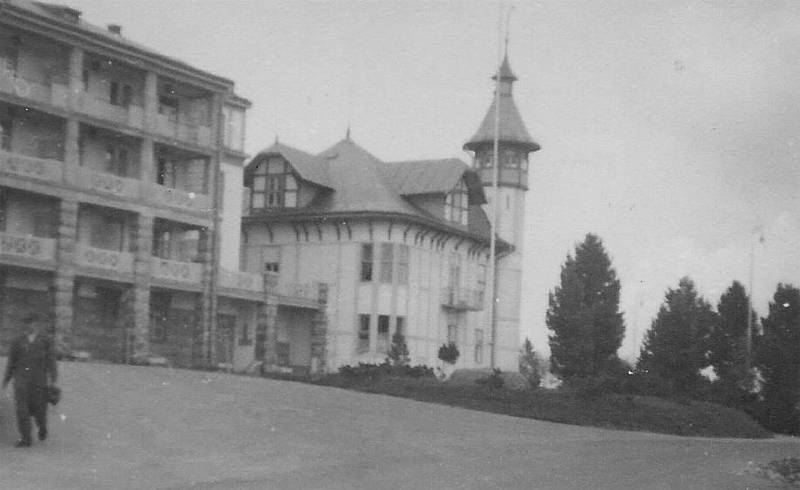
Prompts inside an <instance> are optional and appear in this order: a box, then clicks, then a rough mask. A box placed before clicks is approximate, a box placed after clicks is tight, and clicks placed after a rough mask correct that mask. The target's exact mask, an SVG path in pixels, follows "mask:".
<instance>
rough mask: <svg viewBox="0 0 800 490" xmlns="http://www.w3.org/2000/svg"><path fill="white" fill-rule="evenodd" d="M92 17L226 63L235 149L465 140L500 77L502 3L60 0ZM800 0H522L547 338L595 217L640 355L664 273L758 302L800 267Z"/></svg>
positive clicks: (440, 147) (375, 147)
mask: <svg viewBox="0 0 800 490" xmlns="http://www.w3.org/2000/svg"><path fill="white" fill-rule="evenodd" d="M65 3H67V4H69V5H71V6H73V7H75V8H78V9H80V10H83V12H84V19H86V20H88V21H89V22H93V23H97V24H101V25H102V24H107V23H117V24H122V26H123V35H125V36H127V37H129V38H131V39H132V40H134V41H138V42H140V43H142V44H144V45H146V46H149V47H152V48H153V49H156V50H158V51H160V52H163V53H164V54H168V55H170V56H173V57H176V58H179V59H182V60H184V61H187V62H189V63H191V64H193V65H195V66H197V67H199V68H203V69H206V70H209V71H211V72H213V73H216V74H219V75H223V76H225V77H227V78H230V79H232V80H234V81H235V83H236V86H237V92H238V93H239V94H240V95H242V96H244V97H247V98H249V99H250V100H251V101H252V102H253V108H252V109H251V110H250V112H249V115H248V133H247V145H246V146H247V149H248V151H249V152H250V153H251V154H254V153H255V152H257V151H258V150H260V149H262V148H264V147H267V146H269V145H270V144H271V143H272V142H273V141H274V139H275V137H276V135H279V136H280V140H281V142H283V143H286V144H289V145H291V146H295V147H298V148H300V149H303V150H306V151H310V152H317V151H321V150H323V149H324V148H326V147H328V146H330V145H332V144H333V143H335V142H337V141H338V140H340V139H341V138H343V137H344V135H345V130H346V128H347V126H348V124H349V125H350V126H351V127H352V136H353V139H354V140H355V141H356V142H357V143H358V144H360V145H361V146H363V147H364V148H366V149H367V150H369V151H370V152H372V153H373V154H375V155H376V156H378V157H379V158H381V159H383V160H386V161H392V160H409V159H426V158H445V157H453V156H455V157H459V158H461V159H463V160H465V161H469V160H468V155H466V154H465V153H464V152H463V151H462V150H461V147H462V145H463V143H464V142H465V141H466V140H467V139H468V138H469V137H471V136H472V134H473V133H474V132H475V131H476V130H477V128H478V125H479V124H480V122H481V120H482V118H483V116H484V114H485V113H486V111H487V109H488V107H489V104H490V102H491V97H492V90H493V86H492V81H491V79H490V77H491V75H492V73H493V71H494V70H495V67H496V57H497V46H498V30H497V26H498V19H499V18H500V9H499V4H498V3H495V2H491V3H490V2H374V3H371V2H335V3H334V2H314V3H308V2H264V1H258V0H230V1H222V0H213V1H212V0H193V1H189V0H183V1H175V0H173V1H170V2H166V1H163V0H158V1H132V0H125V1H116V0H102V1H101V0H74V1H73V0H65ZM798 52H800V2H792V1H783V2H781V1H770V2H767V1H763V2H756V1H749V2H731V1H699V0H696V1H674V0H670V1H663V2H654V1H649V2H642V1H640V0H629V1H621V0H620V1H608V2H595V1H561V0H559V1H556V0H553V1H544V2H531V1H524V2H518V3H517V5H515V7H514V9H513V11H512V14H511V20H510V44H509V59H510V62H511V67H512V69H513V70H514V72H515V73H516V74H517V76H518V77H519V81H518V82H517V83H516V85H515V91H514V94H515V99H516V102H517V106H518V107H519V109H520V112H521V113H522V116H523V118H524V120H525V122H526V123H527V126H528V129H529V132H530V133H531V135H532V136H533V137H534V139H535V140H536V141H538V142H539V143H540V144H541V145H542V150H541V151H539V152H538V153H535V154H534V156H533V158H532V163H533V165H532V172H531V175H530V191H529V192H528V209H527V223H528V234H527V238H526V240H527V242H526V244H525V255H526V261H525V271H524V284H523V295H524V298H525V303H524V305H523V308H522V327H521V330H522V332H521V334H522V336H523V337H525V336H529V337H531V339H532V341H533V342H534V345H535V347H536V348H537V350H540V351H547V329H546V326H545V320H544V318H545V311H546V309H547V295H548V292H549V291H551V290H552V289H553V288H554V287H555V286H556V285H558V281H559V271H560V267H561V264H562V263H563V262H564V259H565V258H566V255H567V253H570V252H573V251H574V247H575V245H576V244H577V243H578V242H579V241H581V240H582V239H583V237H584V235H585V234H586V233H589V232H591V233H595V234H597V235H599V236H600V238H601V239H602V240H603V242H604V244H605V246H606V250H607V251H608V253H609V254H610V256H611V258H612V262H613V265H614V267H615V268H616V270H617V274H618V276H619V278H620V280H621V282H622V301H621V309H622V310H623V311H624V313H625V319H626V325H627V336H626V339H625V342H624V344H623V348H622V350H621V351H620V354H621V356H622V357H625V358H633V357H635V355H636V354H637V353H638V348H637V347H636V343H638V342H639V341H640V340H641V338H642V336H643V333H644V331H645V330H646V329H647V328H649V326H650V323H651V321H652V319H653V318H654V316H655V314H656V312H657V310H658V307H659V305H660V304H661V303H662V301H663V298H664V293H665V291H666V290H667V288H670V287H676V286H677V283H678V280H679V278H680V277H682V276H684V275H689V276H690V277H691V278H692V279H693V280H694V281H695V283H696V284H697V286H698V289H699V290H700V292H701V293H702V294H703V295H704V296H705V298H706V299H707V300H709V301H710V302H711V303H712V304H714V305H716V304H717V302H718V301H719V296H720V295H721V294H722V292H724V290H725V289H726V288H727V287H728V286H729V285H730V283H731V282H732V281H733V280H734V279H736V280H739V281H740V282H742V283H743V284H744V285H745V286H746V287H748V284H749V278H748V270H749V264H750V259H749V257H750V249H751V244H752V243H754V236H755V235H754V230H760V231H759V232H758V233H763V237H764V243H763V245H762V244H758V245H757V246H756V248H755V282H754V288H753V290H754V292H755V294H754V298H755V303H754V304H755V308H756V310H757V312H758V313H759V314H760V315H762V316H763V315H766V312H767V303H768V301H769V299H770V298H771V296H772V294H773V293H774V291H775V288H776V286H777V284H778V282H784V283H792V284H794V285H800V246H799V245H800V199H799V198H798V195H800V165H798V163H799V161H800V140H799V139H798V134H800V91H799V89H798V87H799V86H800V85H798V80H800V61H799V60H800V57H798Z"/></svg>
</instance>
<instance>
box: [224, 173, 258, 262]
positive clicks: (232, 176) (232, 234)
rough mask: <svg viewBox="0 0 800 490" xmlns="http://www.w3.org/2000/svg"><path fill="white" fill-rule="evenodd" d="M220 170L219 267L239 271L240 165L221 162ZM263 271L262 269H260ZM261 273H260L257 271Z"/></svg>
mask: <svg viewBox="0 0 800 490" xmlns="http://www.w3.org/2000/svg"><path fill="white" fill-rule="evenodd" d="M220 170H221V171H222V174H223V175H224V176H225V177H224V181H223V193H222V221H221V223H220V230H219V231H220V234H219V236H220V266H221V267H222V268H223V269H228V270H234V271H236V270H239V250H240V239H241V219H242V205H241V203H242V192H243V184H242V165H241V162H238V161H235V160H223V162H222V164H221V165H220ZM262 270H263V269H262ZM259 272H261V271H259Z"/></svg>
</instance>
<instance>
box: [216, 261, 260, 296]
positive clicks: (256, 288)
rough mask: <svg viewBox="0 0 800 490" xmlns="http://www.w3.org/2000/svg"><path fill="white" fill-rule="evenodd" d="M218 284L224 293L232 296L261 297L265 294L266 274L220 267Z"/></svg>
mask: <svg viewBox="0 0 800 490" xmlns="http://www.w3.org/2000/svg"><path fill="white" fill-rule="evenodd" d="M218 285H219V288H220V289H221V290H222V294H225V295H230V296H236V297H257V298H259V299H260V298H262V297H263V294H264V276H262V275H261V274H252V273H249V272H241V271H231V270H227V269H222V268H220V269H219V282H218ZM226 293H227V294H226Z"/></svg>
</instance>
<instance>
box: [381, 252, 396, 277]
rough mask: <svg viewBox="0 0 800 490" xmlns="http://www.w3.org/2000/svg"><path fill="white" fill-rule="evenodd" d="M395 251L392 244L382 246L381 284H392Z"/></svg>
mask: <svg viewBox="0 0 800 490" xmlns="http://www.w3.org/2000/svg"><path fill="white" fill-rule="evenodd" d="M393 257H394V253H393V249H392V244H391V243H382V244H381V282H384V283H391V282H392V266H393V265H394V264H392V262H393V260H394V259H393Z"/></svg>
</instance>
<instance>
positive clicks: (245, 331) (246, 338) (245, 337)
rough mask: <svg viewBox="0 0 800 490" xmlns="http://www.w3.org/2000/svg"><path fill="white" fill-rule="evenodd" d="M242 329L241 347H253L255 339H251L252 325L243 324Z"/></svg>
mask: <svg viewBox="0 0 800 490" xmlns="http://www.w3.org/2000/svg"><path fill="white" fill-rule="evenodd" d="M240 328H241V330H240V331H239V345H252V343H253V339H252V337H250V325H249V324H248V323H247V322H242V325H241V327H240Z"/></svg>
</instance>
